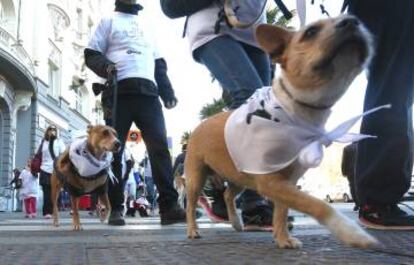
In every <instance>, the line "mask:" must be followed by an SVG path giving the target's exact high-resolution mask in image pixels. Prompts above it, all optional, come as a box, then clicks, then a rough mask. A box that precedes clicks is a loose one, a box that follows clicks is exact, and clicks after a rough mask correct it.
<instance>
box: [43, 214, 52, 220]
mask: <svg viewBox="0 0 414 265" xmlns="http://www.w3.org/2000/svg"><path fill="white" fill-rule="evenodd" d="M44 218H45V219H51V218H52V215H51V214H46V215H45V216H44Z"/></svg>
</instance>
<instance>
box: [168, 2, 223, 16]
mask: <svg viewBox="0 0 414 265" xmlns="http://www.w3.org/2000/svg"><path fill="white" fill-rule="evenodd" d="M215 1H217V0H160V4H161V9H162V11H163V12H164V14H165V15H166V16H167V17H169V18H180V17H186V16H190V15H192V14H194V13H195V12H197V11H199V10H201V9H203V8H206V7H208V6H209V5H211V4H212V3H213V2H215Z"/></svg>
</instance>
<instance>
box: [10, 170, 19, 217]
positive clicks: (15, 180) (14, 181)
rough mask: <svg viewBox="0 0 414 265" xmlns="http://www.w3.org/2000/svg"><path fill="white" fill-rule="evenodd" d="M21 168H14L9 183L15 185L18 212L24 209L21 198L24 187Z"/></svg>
mask: <svg viewBox="0 0 414 265" xmlns="http://www.w3.org/2000/svg"><path fill="white" fill-rule="evenodd" d="M20 173H21V172H20V170H19V169H18V168H15V169H13V178H12V180H11V181H10V183H9V185H10V186H12V187H13V190H14V191H15V198H16V212H21V211H22V201H21V200H20V194H19V193H20V189H21V188H22V179H21V178H20Z"/></svg>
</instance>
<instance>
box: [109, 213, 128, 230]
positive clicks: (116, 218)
mask: <svg viewBox="0 0 414 265" xmlns="http://www.w3.org/2000/svg"><path fill="white" fill-rule="evenodd" d="M122 212H123V211H120V210H112V211H111V214H110V215H109V219H108V225H116V226H122V225H125V219H124V215H123V213H122Z"/></svg>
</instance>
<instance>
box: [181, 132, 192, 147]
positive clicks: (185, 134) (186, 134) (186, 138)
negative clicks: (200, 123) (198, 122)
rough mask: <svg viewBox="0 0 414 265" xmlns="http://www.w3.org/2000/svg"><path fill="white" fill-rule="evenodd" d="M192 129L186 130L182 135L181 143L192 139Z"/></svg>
mask: <svg viewBox="0 0 414 265" xmlns="http://www.w3.org/2000/svg"><path fill="white" fill-rule="evenodd" d="M190 136H191V131H186V132H184V133H183V135H181V145H183V144H187V143H188V140H189V139H190Z"/></svg>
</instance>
